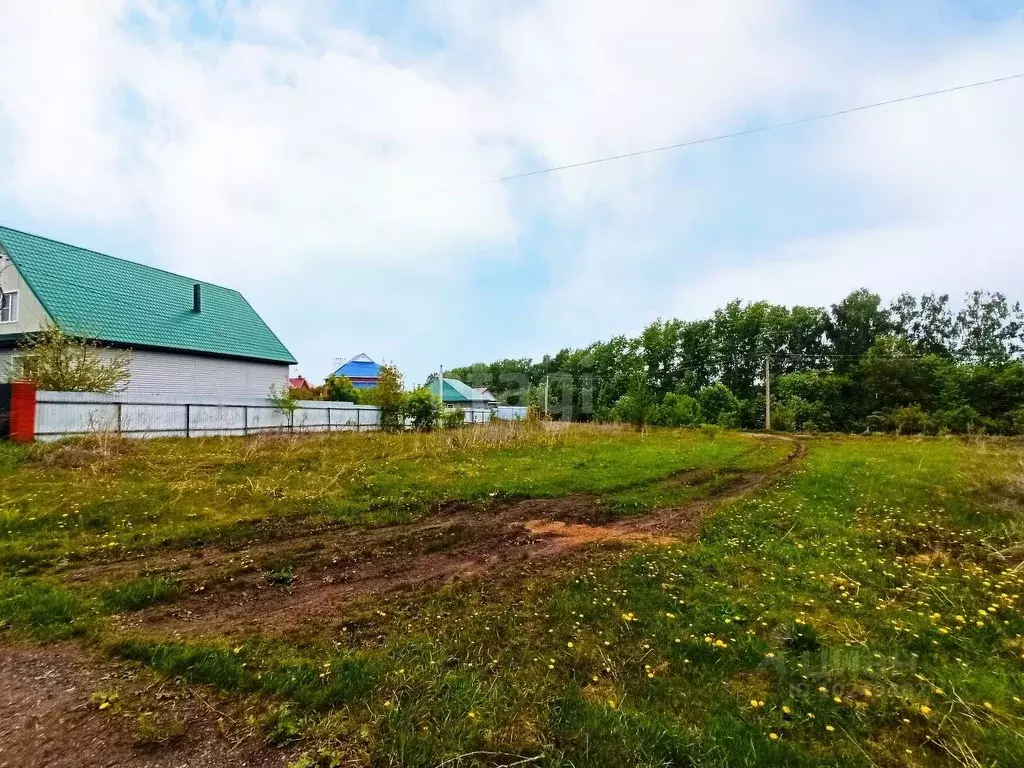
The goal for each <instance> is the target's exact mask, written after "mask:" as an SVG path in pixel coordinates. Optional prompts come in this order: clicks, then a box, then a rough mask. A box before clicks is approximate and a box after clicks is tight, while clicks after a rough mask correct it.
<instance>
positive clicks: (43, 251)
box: [0, 227, 295, 363]
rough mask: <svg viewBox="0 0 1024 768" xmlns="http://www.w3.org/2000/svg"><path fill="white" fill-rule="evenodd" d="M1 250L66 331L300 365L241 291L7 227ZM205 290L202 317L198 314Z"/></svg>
mask: <svg viewBox="0 0 1024 768" xmlns="http://www.w3.org/2000/svg"><path fill="white" fill-rule="evenodd" d="M0 247H2V248H3V250H4V251H5V252H6V253H7V255H8V256H9V257H10V258H11V261H13V262H14V265H15V266H16V267H17V269H18V272H19V273H20V274H21V276H22V279H23V280H24V281H25V283H26V284H27V285H28V286H29V288H30V289H31V290H32V292H33V293H34V294H35V296H36V298H37V299H39V302H40V303H41V304H42V305H43V308H44V309H45V310H46V312H47V314H49V316H50V317H51V319H52V320H53V321H54V322H55V323H56V324H57V325H59V326H60V327H61V328H63V329H64V331H65V332H67V333H69V334H72V335H75V336H81V337H84V338H89V339H96V340H98V341H105V342H108V343H112V344H124V345H127V346H134V347H155V348H162V349H172V350H178V351H188V352H200V353H205V354H213V355H223V356H226V357H242V358H253V359H257V360H266V361H271V362H279V363H294V362H295V359H294V358H293V357H292V355H291V353H290V352H289V351H288V349H287V348H286V347H285V346H284V344H282V343H281V341H280V339H278V338H277V336H275V335H274V332H273V331H271V330H270V328H269V327H268V326H267V324H266V323H265V322H263V319H262V318H261V317H260V316H259V315H258V314H257V313H256V311H255V310H254V309H253V308H252V306H251V305H250V304H249V302H247V301H246V300H245V298H244V297H243V296H242V294H240V293H239V292H238V291H235V290H231V289H230V288H224V287H222V286H219V285H214V284H212V283H204V282H201V281H198V280H193V279H191V278H188V277H185V276H183V275H177V274H174V273H173V272H166V271H164V270H162V269H157V268H155V267H149V266H146V265H145V264H139V263H137V262H133V261H126V260H124V259H118V258H115V257H113V256H107V255H105V254H102V253H97V252H95V251H90V250H87V249H85V248H78V247H76V246H73V245H67V244H66V243H60V242H57V241H55V240H49V239H47V238H44V237H38V236H36V235H30V234H27V233H25V232H19V231H18V230H15V229H8V228H7V227H0ZM197 284H198V285H200V286H201V288H200V293H201V298H202V310H201V311H200V312H193V311H192V291H193V286H195V285H197Z"/></svg>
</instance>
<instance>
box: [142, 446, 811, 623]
mask: <svg viewBox="0 0 1024 768" xmlns="http://www.w3.org/2000/svg"><path fill="white" fill-rule="evenodd" d="M777 439H782V438H777ZM792 443H793V446H794V447H793V451H792V452H791V454H790V455H789V457H788V458H787V460H786V461H785V462H784V463H783V464H782V465H780V466H779V467H777V468H775V469H773V470H771V471H768V472H763V473H738V474H736V475H734V476H732V477H730V478H729V482H728V483H727V484H726V485H725V486H724V487H723V488H721V489H719V490H718V491H717V492H716V493H715V495H713V496H712V497H710V498H706V499H702V500H699V501H695V502H692V503H690V504H686V505H684V506H681V507H677V508H673V509H663V510H659V511H657V512H656V513H654V514H651V515H647V516H644V517H639V518H631V519H626V520H619V521H616V522H612V523H609V524H606V525H595V524H587V523H582V522H579V521H580V520H595V519H601V518H602V516H604V515H606V511H605V510H603V509H602V508H601V505H600V500H599V499H596V498H592V497H575V498H569V499H528V500H522V501H517V502H513V503H507V504H499V505H494V506H490V507H487V508H486V509H483V510H482V509H480V508H479V507H472V506H467V505H461V506H460V507H458V508H449V509H448V514H449V517H448V519H447V520H445V521H443V522H439V521H430V522H427V523H421V524H413V525H408V526H395V527H393V528H388V529H382V530H378V531H373V532H365V531H363V532H344V533H336V534H333V535H331V536H328V537H320V538H319V539H318V541H317V545H318V546H319V547H320V549H319V550H318V551H317V553H316V555H315V558H316V563H315V564H312V563H310V564H307V565H304V566H302V567H300V568H298V569H297V570H296V572H295V576H294V580H293V581H292V582H291V583H290V584H289V585H288V586H287V588H281V587H280V586H278V587H275V586H271V585H269V584H267V583H266V581H265V580H262V579H259V578H253V579H249V580H246V579H244V578H243V579H239V580H238V581H235V582H233V583H232V584H231V585H230V588H225V586H226V585H224V584H220V585H218V586H216V587H214V588H211V589H209V590H206V589H203V590H202V591H201V592H199V593H197V594H194V595H192V596H190V597H188V598H186V599H185V600H182V601H179V602H177V603H174V604H172V605H169V606H162V607H158V608H153V609H150V610H148V611H144V612H142V613H140V614H135V615H129V616H125V617H123V618H122V622H123V627H124V628H125V629H129V630H141V631H144V632H159V633H160V634H170V635H172V636H175V635H179V636H184V635H188V636H195V635H220V634H235V633H243V634H248V633H251V632H259V633H262V634H282V633H286V632H289V631H292V630H294V629H295V628H297V627H299V626H304V625H307V624H310V623H315V624H325V623H328V624H329V623H332V622H333V621H334V620H336V619H337V618H338V615H339V612H340V611H341V609H342V608H343V607H344V606H346V605H347V604H349V603H351V602H353V601H354V600H357V599H361V598H365V597H367V596H371V595H375V594H380V593H384V592H390V591H395V590H402V589H409V588H415V587H418V586H422V585H424V584H428V583H436V584H443V583H449V582H452V581H457V580H463V579H471V578H478V577H480V576H483V575H485V574H487V573H488V572H490V571H493V570H494V569H496V568H499V567H507V566H509V565H511V564H514V563H516V562H526V561H537V560H541V559H550V558H554V557H557V556H561V555H565V554H566V553H568V552H571V551H573V550H576V549H579V548H580V547H583V546H586V545H616V546H623V545H627V546H628V545H654V544H665V543H671V542H675V541H680V540H685V539H688V538H692V537H693V536H694V535H695V534H696V532H697V530H698V528H699V525H700V522H701V520H702V519H703V517H704V516H705V515H706V514H707V513H708V512H709V511H710V510H711V509H713V508H714V507H715V506H717V505H719V504H721V503H723V502H725V501H729V500H732V499H736V498H740V497H743V496H746V495H749V494H751V493H754V492H756V491H757V490H759V489H761V488H763V487H765V486H766V485H767V484H769V483H771V482H774V481H775V480H776V479H778V478H779V477H780V476H781V475H783V474H785V473H787V472H788V471H789V470H790V468H791V467H792V466H793V465H794V463H795V462H796V461H797V460H798V459H800V458H802V457H803V456H804V454H805V452H806V448H805V446H804V444H803V443H800V442H797V441H792ZM681 477H684V475H680V476H677V479H676V480H675V482H682V480H680V479H679V478H681ZM694 479H695V481H697V482H700V481H701V480H702V479H706V476H705V475H704V474H698V473H694ZM435 542H437V543H435ZM290 544H291V546H294V544H295V542H294V540H293V541H292V542H290ZM281 546H282V545H281V543H277V544H276V550H275V549H274V548H275V544H269V545H260V547H256V548H252V549H251V550H247V551H243V552H235V553H231V556H232V559H236V558H246V557H250V558H251V557H253V556H254V553H258V554H262V555H265V554H267V553H268V552H269V551H277V552H280V551H281ZM268 547H270V548H271V549H270V550H268V549H267V548H268ZM210 557H211V556H210V555H209V554H208V555H207V558H206V559H210ZM213 559H214V560H216V559H215V558H213ZM194 565H195V564H194ZM204 567H205V568H211V567H214V565H213V564H211V563H207V564H205V565H198V567H197V568H194V569H193V571H192V573H191V574H190V577H194V576H195V574H196V573H197V572H201V571H202V568H204Z"/></svg>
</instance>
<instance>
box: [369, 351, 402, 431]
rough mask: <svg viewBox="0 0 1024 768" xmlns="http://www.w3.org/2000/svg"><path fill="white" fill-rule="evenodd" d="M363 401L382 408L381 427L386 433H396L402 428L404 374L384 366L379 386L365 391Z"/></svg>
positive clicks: (392, 367) (381, 368)
mask: <svg viewBox="0 0 1024 768" xmlns="http://www.w3.org/2000/svg"><path fill="white" fill-rule="evenodd" d="M361 399H362V402H363V403H364V404H366V405H375V406H377V407H378V408H380V425H381V428H382V429H383V430H384V431H385V432H395V431H397V430H399V429H401V428H402V425H403V424H402V421H403V420H402V407H403V405H404V403H405V391H404V388H403V384H402V374H401V372H399V370H398V369H397V368H396V367H395V366H393V365H382V366H381V367H380V380H379V382H378V384H377V386H376V387H374V388H373V389H367V390H364V391H363V393H362V397H361Z"/></svg>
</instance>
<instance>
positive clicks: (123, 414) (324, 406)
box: [36, 392, 380, 440]
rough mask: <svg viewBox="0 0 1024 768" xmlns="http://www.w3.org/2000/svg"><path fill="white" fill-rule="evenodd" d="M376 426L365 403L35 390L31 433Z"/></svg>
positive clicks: (373, 411) (161, 433) (51, 436)
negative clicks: (288, 408)
mask: <svg viewBox="0 0 1024 768" xmlns="http://www.w3.org/2000/svg"><path fill="white" fill-rule="evenodd" d="M377 429H380V410H379V409H378V408H376V407H374V406H371V405H355V404H353V403H336V402H319V401H309V402H305V401H302V402H300V403H299V407H298V408H297V409H296V410H295V413H294V414H291V415H289V414H287V413H284V412H282V411H281V410H279V409H278V408H277V407H276V406H275V405H274V403H273V402H272V401H270V400H266V399H261V398H257V399H252V400H240V399H233V400H229V401H218V400H217V399H216V398H207V399H204V400H196V399H195V398H174V397H142V396H135V397H126V396H124V395H118V394H112V395H104V394H97V393H92V392H38V393H37V394H36V439H37V440H59V439H60V438H62V437H71V436H73V435H86V434H91V433H96V432H111V433H117V434H122V435H124V436H126V437H140V438H147V437H202V436H206V435H251V434H257V433H259V432H271V431H272V432H280V431H289V430H294V431H300V430H301V431H304V432H360V431H371V430H377Z"/></svg>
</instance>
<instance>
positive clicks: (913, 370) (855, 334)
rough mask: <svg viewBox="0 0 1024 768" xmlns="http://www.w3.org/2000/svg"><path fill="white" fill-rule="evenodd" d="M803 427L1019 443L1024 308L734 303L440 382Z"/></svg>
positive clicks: (630, 410)
mask: <svg viewBox="0 0 1024 768" xmlns="http://www.w3.org/2000/svg"><path fill="white" fill-rule="evenodd" d="M766 369H769V370H770V375H771V392H772V394H771V397H772V427H773V428H774V429H777V430H784V431H787V430H801V431H819V430H820V431H837V432H864V431H895V432H900V433H904V434H907V433H930V434H934V433H943V432H953V433H967V432H986V433H991V434H1024V311H1022V310H1021V306H1020V304H1019V303H1011V302H1010V301H1009V300H1008V299H1007V298H1006V297H1005V296H1004V295H1003V294H1001V293H996V292H988V291H975V292H972V293H969V294H967V296H966V297H965V299H964V302H963V304H962V307H961V308H960V309H959V310H958V311H954V308H953V306H952V304H951V302H950V298H949V296H948V295H936V294H926V295H924V296H922V297H920V298H917V297H915V296H911V295H909V294H904V295H902V296H899V297H898V298H897V299H896V300H895V301H893V302H892V303H890V304H888V305H887V304H885V303H884V302H883V301H882V299H881V297H880V296H879V295H878V294H876V293H873V292H871V291H869V290H867V289H860V290H857V291H854V292H853V293H851V294H850V295H849V296H847V297H846V298H845V299H843V300H842V301H840V302H839V303H837V304H833V305H832V306H831V307H828V308H824V307H805V306H796V307H786V306H782V305H778V304H771V303H768V302H764V301H760V302H753V303H744V302H742V301H740V300H735V301H732V302H730V303H729V304H727V305H726V306H725V307H723V308H721V309H719V310H717V311H716V312H715V313H714V314H713V316H712V317H709V318H706V319H702V320H693V321H684V320H658V321H656V322H654V323H651V324H650V325H649V326H647V327H646V328H645V329H644V330H643V332H642V333H640V335H638V336H636V337H633V338H630V337H626V336H617V337H615V338H613V339H610V340H608V341H602V342H597V343H594V344H591V345H590V346H588V347H585V348H583V349H563V350H561V351H559V352H558V353H556V354H554V355H545V356H544V358H543V359H541V360H540V361H534V360H531V359H525V358H524V359H518V360H498V361H495V362H493V363H477V364H474V365H469V366H464V367H461V368H456V369H452V370H451V371H448V372H447V373H446V375H450V376H452V377H454V378H459V379H462V380H463V381H465V382H466V383H468V384H470V385H471V386H474V387H479V386H486V387H489V388H490V390H491V391H492V392H493V393H494V394H495V396H496V397H498V398H499V400H501V401H502V402H505V403H508V404H511V405H534V406H538V407H544V404H545V402H546V404H547V410H548V412H549V414H550V415H551V416H552V417H553V418H557V419H562V420H576V421H590V420H621V421H629V422H632V423H636V424H646V423H650V424H661V425H666V426H684V425H693V424H719V425H722V426H729V427H740V428H744V429H763V428H764V426H765V375H766Z"/></svg>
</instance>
